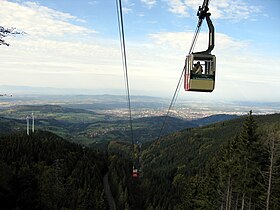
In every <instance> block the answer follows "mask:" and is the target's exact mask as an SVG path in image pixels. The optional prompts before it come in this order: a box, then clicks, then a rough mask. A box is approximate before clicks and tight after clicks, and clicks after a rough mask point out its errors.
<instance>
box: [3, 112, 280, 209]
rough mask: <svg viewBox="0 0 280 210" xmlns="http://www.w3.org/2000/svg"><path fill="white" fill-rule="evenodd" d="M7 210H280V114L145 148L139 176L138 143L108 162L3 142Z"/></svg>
mask: <svg viewBox="0 0 280 210" xmlns="http://www.w3.org/2000/svg"><path fill="white" fill-rule="evenodd" d="M0 158H1V159H0V175H1V176H0V199H1V200H0V202H1V208H2V207H3V209H15V208H18V209H108V205H107V201H106V199H105V195H104V190H103V189H104V187H103V184H102V178H103V176H104V175H105V174H106V173H107V172H108V171H109V184H110V187H111V191H112V194H113V197H114V199H115V203H116V206H117V209H125V210H143V209H148V210H161V209H170V210H176V209H182V210H185V209H205V210H211V209H213V210H217V209H222V210H231V209H232V210H233V209H234V210H235V209H243V210H245V209H252V210H253V209H254V210H263V209H267V210H278V209H279V206H280V199H279V196H278V195H279V194H280V178H279V177H280V114H274V115H265V116H254V115H252V113H251V112H250V113H249V114H248V115H247V116H244V117H242V118H238V119H233V120H227V121H223V122H220V123H215V124H212V125H208V126H204V127H197V128H187V129H185V130H182V131H179V132H176V133H173V134H170V135H167V136H164V137H162V138H160V139H158V140H157V141H155V142H149V143H147V144H145V145H143V151H142V159H143V167H142V172H141V176H140V178H138V179H133V178H132V177H131V171H132V154H131V144H129V143H126V142H118V141H111V142H109V143H108V145H107V155H105V154H103V153H99V152H97V151H93V150H92V149H90V148H85V147H81V146H79V145H77V144H73V143H70V142H67V141H65V140H63V139H62V138H60V137H58V136H56V135H54V134H52V133H49V132H43V131H38V132H36V133H35V134H33V135H32V136H26V134H23V133H18V134H14V135H9V136H2V137H0Z"/></svg>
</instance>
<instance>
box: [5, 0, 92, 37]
mask: <svg viewBox="0 0 280 210" xmlns="http://www.w3.org/2000/svg"><path fill="white" fill-rule="evenodd" d="M0 7H1V8H2V10H3V11H5V12H4V13H3V14H2V15H1V25H4V26H9V27H11V26H13V27H16V28H18V29H20V30H23V31H25V32H26V33H27V34H28V35H29V36H39V37H57V36H58V37H62V36H65V35H87V34H89V33H93V32H95V31H93V30H89V29H87V28H85V27H82V26H79V25H77V24H74V23H72V22H76V23H80V22H84V20H81V19H79V18H77V17H75V16H72V15H70V14H68V13H63V12H59V11H56V10H53V9H50V8H47V7H45V6H41V5H39V4H37V3H34V2H26V3H23V4H19V3H14V2H8V1H5V0H4V1H0Z"/></svg>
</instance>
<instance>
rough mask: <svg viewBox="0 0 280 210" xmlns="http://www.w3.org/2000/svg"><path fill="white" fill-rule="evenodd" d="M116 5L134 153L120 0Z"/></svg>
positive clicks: (117, 0)
mask: <svg viewBox="0 0 280 210" xmlns="http://www.w3.org/2000/svg"><path fill="white" fill-rule="evenodd" d="M116 6H117V15H118V26H119V35H120V43H121V51H122V63H123V71H124V79H125V88H126V95H127V101H128V109H129V122H130V134H131V143H132V152H133V155H134V136H133V125H132V112H131V102H130V101H131V100H130V91H129V78H128V68H127V59H126V48H125V36H124V26H123V14H122V3H121V0H116Z"/></svg>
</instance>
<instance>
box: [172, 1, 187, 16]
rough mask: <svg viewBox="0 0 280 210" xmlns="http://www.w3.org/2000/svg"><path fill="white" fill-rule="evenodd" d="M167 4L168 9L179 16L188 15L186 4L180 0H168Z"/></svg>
mask: <svg viewBox="0 0 280 210" xmlns="http://www.w3.org/2000/svg"><path fill="white" fill-rule="evenodd" d="M167 3H168V5H169V11H170V12H172V13H174V14H177V15H180V16H189V14H188V13H187V6H186V5H185V4H184V3H183V1H181V0H169V1H168V2H167Z"/></svg>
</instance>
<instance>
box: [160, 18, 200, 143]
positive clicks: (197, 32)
mask: <svg viewBox="0 0 280 210" xmlns="http://www.w3.org/2000/svg"><path fill="white" fill-rule="evenodd" d="M201 24H202V20H199V22H198V23H197V27H196V30H195V33H194V36H193V40H192V44H191V47H190V50H189V54H191V53H192V52H193V49H194V47H195V44H196V41H197V38H198V35H199V32H200V27H201ZM189 54H188V55H189ZM185 69H186V63H185V65H184V67H183V70H182V73H181V75H180V78H179V81H178V84H177V86H176V89H175V92H174V94H173V97H172V100H171V102H170V105H169V108H168V111H167V113H166V115H165V117H164V120H163V123H162V126H161V129H160V132H159V135H158V137H157V140H159V139H160V138H161V136H162V132H163V130H164V127H165V125H166V123H167V119H168V116H169V114H170V111H171V109H172V108H173V107H174V106H175V103H176V101H177V98H178V95H179V90H180V88H181V86H182V82H183V75H184V71H185Z"/></svg>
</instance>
